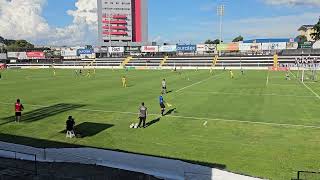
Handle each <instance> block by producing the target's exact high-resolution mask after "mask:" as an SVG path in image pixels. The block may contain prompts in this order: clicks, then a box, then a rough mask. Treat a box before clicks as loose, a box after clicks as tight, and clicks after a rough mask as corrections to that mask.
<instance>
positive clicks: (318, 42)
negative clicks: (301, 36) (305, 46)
mask: <svg viewBox="0 0 320 180" xmlns="http://www.w3.org/2000/svg"><path fill="white" fill-rule="evenodd" d="M312 48H313V49H320V41H316V42H315V43H314V44H313V46H312Z"/></svg>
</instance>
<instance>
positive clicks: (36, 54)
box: [27, 51, 46, 59]
mask: <svg viewBox="0 0 320 180" xmlns="http://www.w3.org/2000/svg"><path fill="white" fill-rule="evenodd" d="M27 57H28V58H29V59H45V58H46V57H45V54H44V52H41V51H35V52H27Z"/></svg>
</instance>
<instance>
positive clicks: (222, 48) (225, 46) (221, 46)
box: [217, 44, 228, 51]
mask: <svg viewBox="0 0 320 180" xmlns="http://www.w3.org/2000/svg"><path fill="white" fill-rule="evenodd" d="M217 50H218V51H227V50H228V44H218V45H217Z"/></svg>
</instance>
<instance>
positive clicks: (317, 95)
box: [290, 71, 320, 100]
mask: <svg viewBox="0 0 320 180" xmlns="http://www.w3.org/2000/svg"><path fill="white" fill-rule="evenodd" d="M290 73H291V74H292V75H293V76H294V77H295V78H296V79H297V80H298V81H299V79H298V78H297V76H296V75H294V74H293V73H292V72H291V71H290ZM299 82H301V84H303V85H304V87H306V88H307V89H308V90H309V91H310V92H312V93H313V94H314V95H315V96H316V97H317V98H318V99H319V100H320V96H319V94H317V93H316V92H314V91H313V90H312V89H311V88H310V87H309V86H307V85H306V84H305V83H304V82H302V81H299Z"/></svg>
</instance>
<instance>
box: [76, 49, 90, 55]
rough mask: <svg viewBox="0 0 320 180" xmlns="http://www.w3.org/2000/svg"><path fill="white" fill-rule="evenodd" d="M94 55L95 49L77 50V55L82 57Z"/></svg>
mask: <svg viewBox="0 0 320 180" xmlns="http://www.w3.org/2000/svg"><path fill="white" fill-rule="evenodd" d="M92 53H94V51H93V49H78V50H77V54H78V55H81V54H92Z"/></svg>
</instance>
